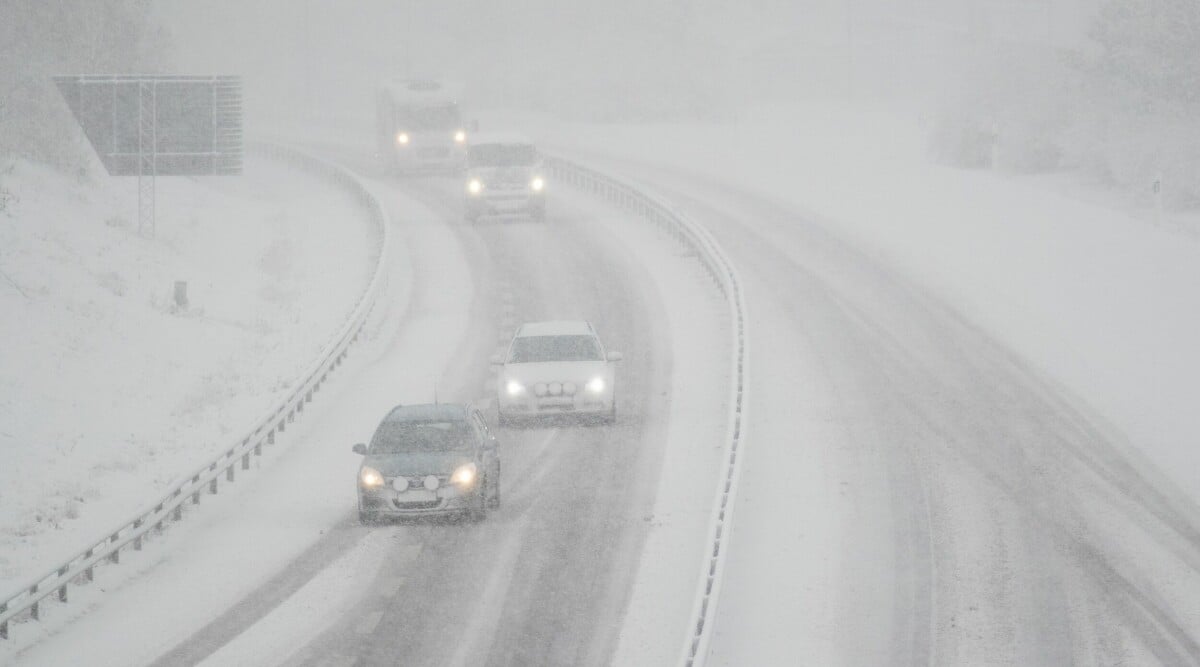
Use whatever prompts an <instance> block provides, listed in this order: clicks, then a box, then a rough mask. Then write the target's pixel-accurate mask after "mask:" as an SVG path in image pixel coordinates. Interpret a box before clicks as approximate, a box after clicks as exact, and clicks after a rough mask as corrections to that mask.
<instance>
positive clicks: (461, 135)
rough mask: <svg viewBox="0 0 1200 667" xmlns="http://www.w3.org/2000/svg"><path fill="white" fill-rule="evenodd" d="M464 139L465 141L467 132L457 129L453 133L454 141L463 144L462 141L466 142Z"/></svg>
mask: <svg viewBox="0 0 1200 667" xmlns="http://www.w3.org/2000/svg"><path fill="white" fill-rule="evenodd" d="M466 141H467V133H466V132H463V131H462V130H459V131H458V132H455V133H454V143H456V144H463V143H466Z"/></svg>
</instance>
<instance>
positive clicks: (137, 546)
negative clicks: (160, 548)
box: [133, 519, 142, 551]
mask: <svg viewBox="0 0 1200 667" xmlns="http://www.w3.org/2000/svg"><path fill="white" fill-rule="evenodd" d="M141 527H142V520H141V519H138V520H137V521H134V522H133V529H134V530H137V529H139V528H141ZM133 550H134V551H141V550H142V535H138V536H137V537H135V538H133Z"/></svg>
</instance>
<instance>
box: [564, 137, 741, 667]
mask: <svg viewBox="0 0 1200 667" xmlns="http://www.w3.org/2000/svg"><path fill="white" fill-rule="evenodd" d="M546 167H547V169H548V170H549V171H550V173H551V174H553V175H554V176H555V177H556V178H557V179H558V180H560V181H562V182H564V183H567V184H568V185H573V186H575V187H577V188H580V189H582V190H585V191H588V192H591V193H592V194H594V195H596V196H598V197H600V198H602V199H604V200H606V201H608V202H609V203H611V204H614V205H616V206H617V207H618V208H621V209H623V210H626V211H630V212H632V213H634V214H636V215H637V216H639V217H641V218H643V219H645V220H648V221H649V222H651V223H653V224H655V225H657V226H658V227H659V228H660V229H662V230H663V231H664V232H666V233H667V234H669V235H670V236H671V237H672V238H674V239H675V240H676V241H678V242H679V243H681V244H682V245H684V246H687V247H689V248H691V249H692V250H694V251H695V252H696V256H697V257H699V258H700V261H701V263H702V264H703V265H704V268H705V269H706V270H707V271H708V274H709V276H710V277H711V278H712V279H713V282H715V283H716V285H717V288H718V289H720V290H721V293H722V295H723V296H724V297H725V300H726V302H727V303H728V305H729V313H730V319H731V324H732V329H733V340H732V345H731V362H732V368H733V376H732V382H731V383H730V388H729V418H728V424H727V433H726V438H725V441H724V451H723V453H722V459H721V460H722V462H723V464H722V467H721V474H720V475H719V476H718V480H717V494H716V497H715V499H714V502H713V508H712V516H711V518H710V520H709V526H708V539H707V541H706V542H705V544H706V548H705V552H704V556H703V561H702V565H701V574H700V579H699V582H698V586H697V589H696V598H695V601H694V602H693V604H692V614H691V619H690V622H689V624H688V636H687V638H686V642H685V645H684V648H683V651H682V653H681V656H680V664H681V665H685V666H687V667H698V666H699V665H703V664H704V663H705V660H706V659H707V657H708V649H709V644H710V642H711V639H712V627H713V619H714V617H715V616H716V611H717V601H718V598H719V597H720V592H721V584H722V581H723V578H724V571H725V554H726V552H727V550H728V541H729V533H730V528H731V527H732V521H733V504H734V499H735V498H736V497H737V486H738V478H739V477H740V471H741V463H740V461H741V449H742V444H743V439H742V434H743V431H744V425H745V423H746V413H747V406H746V403H745V399H744V396H745V387H746V382H747V380H746V376H747V373H748V372H749V365H748V362H747V355H748V353H749V348H748V345H747V335H748V332H747V327H746V306H745V303H746V300H745V298H744V296H743V294H742V283H741V280H740V279H739V278H738V273H737V270H736V269H735V268H734V266H733V263H732V262H730V261H729V259H728V258H727V257H726V256H725V251H724V250H722V248H721V246H720V245H719V244H718V243H717V242H716V240H715V239H714V238H713V236H712V234H710V233H709V231H708V230H707V229H705V228H704V227H703V226H701V225H699V224H697V223H695V222H693V221H692V220H690V219H689V218H688V217H687V216H685V215H683V214H682V213H680V212H679V211H677V210H676V209H675V207H674V206H672V205H671V204H670V203H669V202H666V201H663V200H662V199H659V198H657V197H655V196H653V195H651V194H648V193H646V192H643V191H642V190H640V189H639V188H637V187H636V186H634V185H631V184H630V183H628V182H626V181H623V180H621V179H619V178H616V177H613V176H609V175H607V174H604V173H602V172H600V171H597V170H595V169H591V168H589V167H585V166H583V165H581V164H579V163H577V162H574V161H572V160H568V159H565V158H561V157H549V158H547V160H546Z"/></svg>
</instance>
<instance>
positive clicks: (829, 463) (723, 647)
mask: <svg viewBox="0 0 1200 667" xmlns="http://www.w3.org/2000/svg"><path fill="white" fill-rule="evenodd" d="M595 162H596V163H597V164H599V165H600V166H602V167H606V168H608V169H609V170H610V171H612V172H614V173H621V174H625V175H630V176H636V177H637V178H639V179H640V180H641V181H642V182H644V183H648V184H649V187H650V188H652V189H654V190H657V191H659V192H661V193H664V194H665V195H667V196H668V198H670V199H671V200H673V201H674V202H675V203H676V204H677V205H678V206H679V207H680V208H681V209H682V210H684V211H685V212H687V213H689V214H690V215H691V216H692V217H693V218H694V219H696V220H697V221H699V222H700V223H702V224H704V225H706V226H707V227H708V228H709V229H711V230H712V231H713V232H714V234H715V235H716V236H717V238H718V239H719V241H720V242H721V243H722V244H723V245H724V247H725V248H726V250H727V252H728V253H729V255H730V257H731V259H732V260H733V261H734V263H735V264H736V265H737V266H738V267H739V269H740V271H741V273H742V279H743V282H744V284H745V287H746V293H747V300H748V308H749V311H750V322H751V332H752V337H753V340H752V342H753V355H752V364H751V374H750V379H751V385H750V391H749V404H750V406H751V408H752V409H753V411H754V412H753V416H752V419H751V421H750V426H749V430H748V434H747V438H748V439H747V441H748V443H749V444H748V447H747V451H746V454H745V459H744V462H743V465H744V466H745V468H744V471H743V477H742V481H741V490H740V494H739V500H738V505H737V509H736V512H737V515H736V518H735V524H734V529H733V533H732V541H731V547H730V552H729V563H728V569H727V571H726V579H725V587H724V592H723V597H722V600H721V604H720V606H719V610H718V614H717V618H716V622H715V628H716V636H715V638H714V641H713V651H712V655H711V662H710V664H719V665H740V664H792V663H794V662H795V661H796V659H797V656H798V655H803V656H805V658H804V662H806V663H811V664H847V665H859V664H895V665H900V664H904V665H985V664H998V665H1070V664H1081V665H1084V664H1086V665H1090V664H1164V665H1195V664H1200V644H1198V643H1197V638H1198V637H1200V620H1198V619H1200V526H1198V524H1197V513H1196V508H1195V506H1194V504H1192V503H1190V502H1188V501H1187V500H1186V499H1183V498H1180V497H1178V496H1175V495H1172V494H1171V492H1169V491H1166V490H1164V489H1169V488H1171V487H1169V486H1166V485H1162V484H1161V483H1160V482H1159V480H1158V476H1157V474H1156V473H1155V472H1154V471H1153V470H1152V469H1150V468H1148V467H1145V466H1143V465H1141V464H1140V463H1139V462H1140V459H1139V458H1138V456H1137V455H1136V452H1134V451H1133V449H1132V448H1131V447H1130V446H1129V445H1128V444H1127V443H1125V442H1124V441H1123V440H1122V439H1121V436H1120V434H1119V433H1116V432H1114V430H1113V429H1112V428H1111V427H1109V426H1108V425H1107V423H1106V422H1105V421H1104V419H1103V418H1102V417H1101V416H1099V415H1095V414H1092V413H1090V412H1089V411H1088V410H1087V408H1086V407H1085V406H1083V405H1081V404H1080V403H1079V402H1078V401H1076V400H1075V399H1074V398H1073V397H1072V396H1071V394H1070V392H1069V391H1067V390H1065V389H1064V388H1062V387H1060V386H1057V385H1055V384H1053V383H1052V382H1049V381H1047V380H1045V379H1043V377H1042V376H1041V374H1040V373H1039V372H1038V371H1037V370H1036V369H1033V368H1030V367H1029V366H1027V365H1026V364H1025V363H1024V362H1023V361H1022V360H1021V359H1019V358H1017V357H1015V356H1014V355H1012V354H1011V353H1010V352H1008V351H1007V350H1006V349H1004V348H1003V346H1001V345H999V344H997V343H996V342H995V341H994V340H992V339H991V338H990V337H989V336H988V335H987V334H986V332H983V331H980V330H978V329H976V328H974V327H973V326H972V325H971V324H970V323H969V322H968V321H966V320H964V319H963V318H962V317H960V316H959V315H958V314H957V313H956V312H954V311H953V310H951V309H950V308H948V307H946V306H945V305H944V304H942V303H940V302H938V301H937V300H936V299H935V298H933V297H931V296H930V295H929V294H928V293H927V292H925V291H923V290H922V289H921V288H919V287H917V286H914V285H912V284H910V283H908V282H907V281H906V280H904V279H903V278H902V277H900V276H899V275H898V274H897V273H896V272H894V271H892V270H890V269H889V268H888V267H886V265H885V263H884V262H881V261H880V260H879V259H878V258H874V257H869V256H866V255H863V254H861V253H859V252H857V251H856V250H854V249H853V248H852V247H850V246H849V245H848V244H846V243H844V242H842V241H840V240H839V239H837V238H835V237H834V236H832V235H830V234H829V233H828V231H827V230H826V229H825V228H824V227H823V226H822V225H821V224H818V223H814V222H812V220H813V218H812V217H811V216H810V215H808V214H806V213H805V212H803V211H797V210H794V209H792V208H790V207H788V206H786V205H781V204H779V203H777V202H774V201H772V200H770V199H769V198H767V197H765V196H763V195H761V194H755V193H750V192H747V191H744V190H740V189H738V188H735V187H731V186H729V185H728V184H727V183H725V182H720V181H716V180H712V179H709V178H706V177H704V176H702V175H699V174H697V173H692V172H685V171H680V170H677V169H672V168H666V167H662V166H655V165H648V164H644V163H638V162H631V161H627V160H619V159H616V158H611V159H605V158H595Z"/></svg>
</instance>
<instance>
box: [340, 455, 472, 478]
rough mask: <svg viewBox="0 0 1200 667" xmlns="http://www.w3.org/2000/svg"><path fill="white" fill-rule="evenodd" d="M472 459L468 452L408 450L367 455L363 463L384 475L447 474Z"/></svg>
mask: <svg viewBox="0 0 1200 667" xmlns="http://www.w3.org/2000/svg"><path fill="white" fill-rule="evenodd" d="M472 460H474V459H473V458H472V456H471V454H470V452H461V451H457V452H409V453H405V454H385V455H379V456H374V455H372V456H368V457H367V458H366V459H365V460H364V461H363V465H366V466H370V467H372V468H374V469H376V470H378V471H379V472H380V473H381V474H382V475H383V476H384V477H400V476H402V477H411V476H415V475H449V474H450V473H452V472H454V469H455V468H457V467H458V466H460V465H462V464H464V463H469V462H471V461H472Z"/></svg>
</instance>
